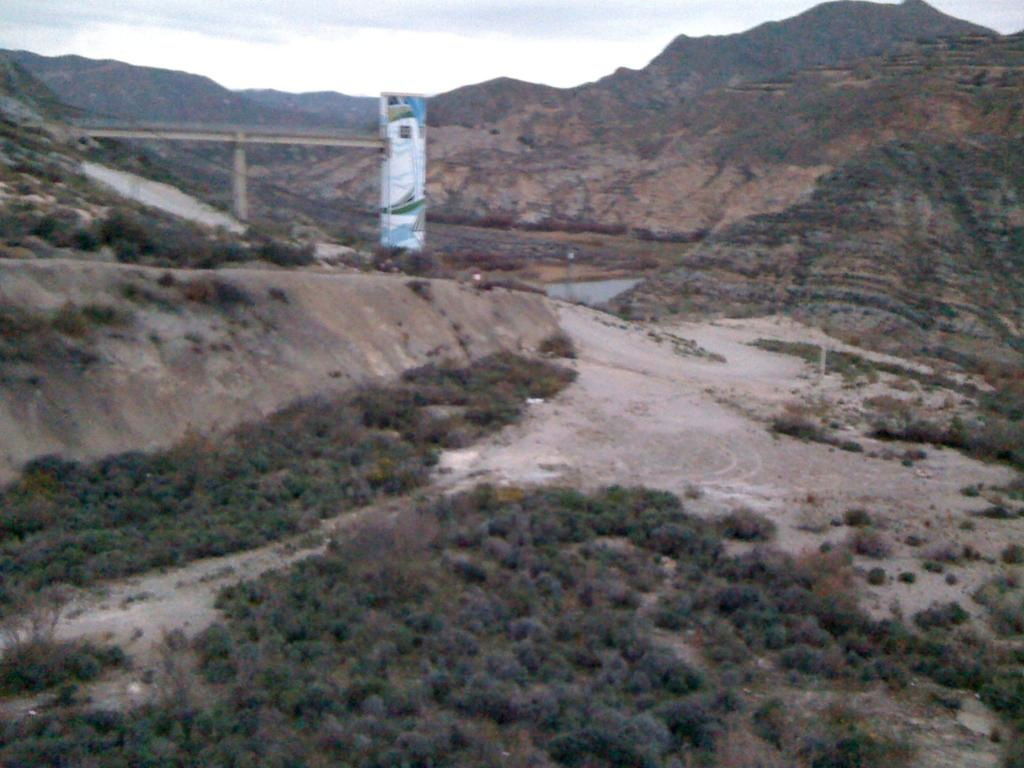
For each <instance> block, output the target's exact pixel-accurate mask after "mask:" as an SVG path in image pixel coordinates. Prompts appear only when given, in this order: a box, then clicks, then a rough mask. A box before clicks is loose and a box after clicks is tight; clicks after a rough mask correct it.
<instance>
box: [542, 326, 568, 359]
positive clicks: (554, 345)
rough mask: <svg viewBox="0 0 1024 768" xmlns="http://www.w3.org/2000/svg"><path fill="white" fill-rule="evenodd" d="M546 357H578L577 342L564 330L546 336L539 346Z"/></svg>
mask: <svg viewBox="0 0 1024 768" xmlns="http://www.w3.org/2000/svg"><path fill="white" fill-rule="evenodd" d="M538 351H539V352H540V354H542V355H544V357H564V358H570V359H573V358H575V357H576V344H575V343H574V342H573V340H572V337H570V336H569V334H567V333H565V332H564V331H557V332H555V333H553V334H551V335H550V336H547V337H545V338H544V339H543V340H542V341H541V343H540V347H539V348H538Z"/></svg>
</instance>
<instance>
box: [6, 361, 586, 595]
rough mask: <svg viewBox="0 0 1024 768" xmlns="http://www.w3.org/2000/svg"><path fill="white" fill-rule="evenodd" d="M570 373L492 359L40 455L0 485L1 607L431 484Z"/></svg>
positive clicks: (259, 538)
mask: <svg viewBox="0 0 1024 768" xmlns="http://www.w3.org/2000/svg"><path fill="white" fill-rule="evenodd" d="M571 378H572V374H571V372H566V371H564V370H562V369H555V367H554V366H552V365H550V364H548V363H543V362H538V361H527V360H523V359H521V358H516V357H515V356H514V355H496V356H493V357H491V358H487V359H484V360H480V361H478V362H476V363H474V364H473V365H472V366H470V367H469V368H466V369H456V368H448V367H444V368H438V367H429V368H427V369H421V370H418V371H412V372H410V373H409V374H407V375H406V376H405V380H404V381H403V382H402V383H401V384H399V385H396V386H394V387H391V388H385V389H378V390H366V391H363V392H360V393H356V394H355V395H350V396H345V397H341V398H338V399H334V400H324V399H313V400H309V401H304V402H300V403H297V404H295V405H293V406H290V407H288V408H285V409H283V410H282V411H280V412H279V413H277V414H275V415H273V416H271V417H270V418H268V419H267V420H265V421H263V422H260V423H256V424H249V425H243V426H240V427H238V428H237V429H236V430H234V431H233V432H232V433H230V434H228V435H227V436H226V437H224V438H223V439H221V440H217V441H213V440H211V441H208V442H207V441H202V440H197V439H190V440H187V441H185V442H184V443H183V444H182V445H179V446H176V447H173V448H171V449H169V450H166V451H160V452H156V453H153V454H148V455H147V454H142V453H126V454H120V455H116V456H111V457H108V458H106V459H103V460H100V461H97V462H93V463H90V464H78V463H75V462H65V461H61V460H59V459H40V460H36V461H34V462H32V463H30V464H29V465H28V466H27V467H26V468H25V471H24V474H23V476H22V477H21V479H20V480H19V481H18V482H16V483H14V484H13V485H11V486H10V487H8V488H7V489H4V490H2V491H0V508H3V509H4V510H5V514H4V516H3V518H2V519H0V537H2V538H3V541H4V551H3V562H2V563H0V573H2V575H3V577H4V578H3V580H0V612H2V610H3V607H4V605H5V603H7V602H8V601H9V600H10V591H11V590H12V589H13V588H14V587H16V586H18V585H23V586H25V587H26V588H28V589H35V588H38V587H40V586H43V585H46V584H49V583H54V582H70V583H74V584H79V585H85V584H90V583H92V582H94V581H96V580H99V579H105V578H116V577H120V576H125V575H128V574H131V573H137V572H139V571H141V570H146V569H150V568H156V567H163V566H171V565H176V564H180V563H183V562H186V561H188V560H191V559H195V558H199V557H209V556H216V555H223V554H226V553H228V552H232V551H236V550H238V549H242V548H246V547H252V546H258V545H260V544H263V543H265V542H267V541H271V540H274V539H278V538H281V537H283V536H288V535H291V534H295V533H299V532H300V531H302V530H306V529H308V528H309V526H311V525H314V524H315V523H316V521H317V519H318V518H321V517H326V516H329V515H335V514H338V513H339V512H342V511H344V510H346V509H351V508H353V507H356V506H360V505H363V504H366V503H368V502H370V501H371V500H373V499H374V498H376V497H377V496H378V495H381V494H396V493H404V492H406V491H408V490H410V489H412V488H416V487H418V486H420V485H422V484H423V483H424V482H425V481H426V479H427V478H428V476H429V472H430V467H431V466H432V465H433V464H434V462H435V461H436V455H435V450H436V445H437V444H438V443H441V444H444V443H445V442H446V441H447V440H448V439H449V438H448V436H449V435H450V434H452V433H453V432H455V431H458V432H459V434H460V435H472V436H475V435H480V434H484V433H485V432H487V431H489V430H493V429H496V428H498V427H500V426H503V425H504V424H507V423H510V422H511V421H512V420H514V419H515V418H516V417H517V416H518V414H519V413H520V412H521V410H522V404H523V401H524V400H525V399H526V397H528V396H531V395H532V394H533V393H537V392H542V393H544V394H545V395H550V394H551V393H553V392H556V391H558V389H559V388H560V387H562V386H564V385H565V383H567V382H568V381H569V380H571ZM455 403H459V404H463V405H466V406H467V414H466V416H465V417H463V418H464V419H465V421H463V420H462V418H456V419H452V420H449V421H446V422H444V423H443V424H442V425H440V426H434V427H432V428H431V429H430V430H428V429H427V427H426V425H427V424H428V423H429V422H428V417H427V416H426V415H425V414H424V408H426V407H428V406H431V405H434V404H455ZM378 405H379V407H378ZM469 419H472V421H469ZM390 430H397V431H399V432H400V433H401V434H400V435H395V434H394V433H393V432H391V431H390Z"/></svg>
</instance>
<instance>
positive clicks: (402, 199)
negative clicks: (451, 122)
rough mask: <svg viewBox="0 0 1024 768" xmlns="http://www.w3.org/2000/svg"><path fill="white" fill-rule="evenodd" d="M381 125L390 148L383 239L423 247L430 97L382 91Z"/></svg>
mask: <svg viewBox="0 0 1024 768" xmlns="http://www.w3.org/2000/svg"><path fill="white" fill-rule="evenodd" d="M380 129H381V135H382V137H383V138H385V139H387V152H388V156H387V157H386V158H385V160H384V164H383V177H382V178H381V214H380V215H381V227H380V231H381V235H380V241H381V244H382V245H385V246H389V247H397V248H408V249H410V250H420V249H422V248H423V244H424V240H425V236H426V217H427V198H426V188H427V100H426V99H425V98H423V97H422V96H407V95H402V94H395V93H385V94H382V95H381V97H380Z"/></svg>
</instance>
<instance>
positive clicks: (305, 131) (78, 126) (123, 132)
mask: <svg viewBox="0 0 1024 768" xmlns="http://www.w3.org/2000/svg"><path fill="white" fill-rule="evenodd" d="M50 127H51V130H54V131H56V132H60V133H63V134H66V135H68V136H69V137H70V138H94V139H144V140H147V141H215V142H221V143H227V144H232V145H233V146H234V148H235V157H234V170H233V175H232V191H233V193H234V194H233V200H234V206H233V207H234V214H235V216H236V218H238V219H239V220H241V221H248V219H249V193H248V185H247V178H248V171H247V164H246V158H245V146H246V145H247V144H293V145H303V146H310V147H356V148H359V149H374V150H377V151H378V152H381V153H382V155H384V156H386V152H387V149H388V142H387V139H385V138H382V137H380V136H370V135H366V134H357V133H351V132H345V131H331V130H327V129H321V128H290V127H289V128H275V127H270V126H262V125H210V124H206V123H203V124H187V123H184V124H183V123H174V124H171V123H137V122H131V123H116V122H88V123H86V122H79V123H74V124H71V125H60V126H50Z"/></svg>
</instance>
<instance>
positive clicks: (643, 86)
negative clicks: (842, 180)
mask: <svg viewBox="0 0 1024 768" xmlns="http://www.w3.org/2000/svg"><path fill="white" fill-rule="evenodd" d="M973 34H981V35H994V33H993V32H992V31H991V30H989V29H986V28H984V27H981V26H978V25H976V24H971V23H969V22H966V21H961V20H960V19H955V18H953V17H951V16H947V15H945V14H943V13H941V12H939V11H937V10H936V9H934V8H932V7H931V6H929V5H928V4H927V3H924V2H922V0H905V2H903V3H901V4H899V5H888V4H879V3H869V2H857V1H854V2H850V1H844V2H829V3H823V4H822V5H818V6H816V7H814V8H812V9H810V10H809V11H806V12H805V13H802V14H800V15H798V16H795V17H793V18H791V19H787V20H785V21H781V22H769V23H766V24H762V25H760V26H757V27H754V28H753V29H751V30H748V31H746V32H743V33H740V34H734V35H722V36H713V35H709V36H706V37H699V38H692V37H687V36H686V35H680V36H679V37H677V38H676V39H675V40H673V41H672V42H671V43H670V44H669V45H668V47H666V48H665V50H664V51H662V52H661V53H660V54H659V55H658V56H657V57H655V58H654V59H653V60H652V61H651V62H650V64H648V65H647V66H646V67H644V68H643V69H640V70H631V69H627V68H625V67H622V68H619V69H618V70H616V71H615V72H614V73H613V74H611V75H609V76H607V77H604V78H602V79H601V80H599V81H597V82H596V83H589V84H586V85H582V86H579V87H577V88H567V89H557V88H550V87H548V86H542V85H535V84H533V83H522V82H518V81H514V80H509V79H508V78H499V79H497V80H492V81H488V82H486V83H480V84H478V85H470V86H466V87H463V88H458V89H456V90H454V91H451V92H449V93H444V94H441V95H440V96H438V97H436V98H434V99H433V100H432V102H431V114H430V121H431V123H432V124H434V125H437V126H443V125H462V126H466V127H471V126H480V125H486V124H489V123H494V122H497V121H499V120H501V119H503V118H506V117H509V116H512V115H515V114H517V113H520V112H522V111H524V110H531V109H533V108H535V107H537V106H544V107H559V108H563V109H564V108H568V109H573V108H574V107H576V106H577V105H578V106H579V107H582V108H583V109H584V110H587V109H592V108H594V107H598V106H599V107H601V108H602V111H601V115H600V118H599V119H600V121H601V122H607V121H609V120H611V121H614V122H622V121H626V122H635V121H636V119H637V117H638V115H636V114H635V111H636V110H640V111H642V112H647V111H660V110H662V109H665V108H669V109H671V108H673V107H674V106H676V104H677V102H678V101H679V100H680V99H687V98H692V97H693V96H695V95H697V94H700V93H704V92H706V91H709V90H713V89H715V88H720V87H722V86H725V85H735V84H737V83H740V82H748V81H757V80H764V79H767V78H774V77H784V76H787V75H790V74H792V73H794V72H797V71H800V70H803V69H808V68H810V67H821V66H824V67H831V66H836V65H839V64H842V63H844V62H851V61H855V60H857V59H862V58H864V57H867V56H873V55H880V54H883V53H885V52H887V51H891V50H892V49H893V48H894V47H896V46H897V45H898V44H900V43H905V42H912V41H915V40H935V39H938V38H940V37H945V36H957V37H959V36H963V35H973ZM609 108H611V109H612V110H613V112H614V114H611V115H610V114H609ZM644 116H645V117H649V116H650V115H644Z"/></svg>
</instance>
